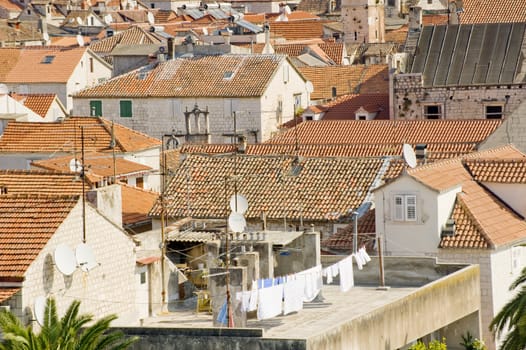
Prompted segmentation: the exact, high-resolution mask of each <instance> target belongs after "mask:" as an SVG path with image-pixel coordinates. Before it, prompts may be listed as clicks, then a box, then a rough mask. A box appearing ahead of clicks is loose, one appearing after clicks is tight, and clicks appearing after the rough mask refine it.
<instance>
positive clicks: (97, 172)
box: [31, 152, 152, 183]
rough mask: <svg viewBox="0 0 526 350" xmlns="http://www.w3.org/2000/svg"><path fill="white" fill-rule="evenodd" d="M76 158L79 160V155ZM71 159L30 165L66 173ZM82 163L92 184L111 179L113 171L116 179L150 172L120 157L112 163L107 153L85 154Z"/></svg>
mask: <svg viewBox="0 0 526 350" xmlns="http://www.w3.org/2000/svg"><path fill="white" fill-rule="evenodd" d="M76 157H77V159H79V160H80V155H79V154H77V155H76ZM72 159H74V156H73V155H70V156H65V157H56V158H50V159H43V160H37V161H33V162H32V163H31V165H32V166H34V167H37V168H42V169H46V170H53V171H62V172H68V171H70V168H69V163H70V161H71V160H72ZM84 163H85V168H86V176H88V178H89V179H90V181H91V182H92V183H93V182H97V181H100V180H101V179H102V178H110V177H112V176H113V174H114V170H115V174H116V176H117V178H119V177H123V176H126V175H130V174H136V173H141V172H148V171H151V170H152V168H150V167H149V166H146V165H142V164H139V163H136V162H132V161H129V160H126V159H124V158H122V157H116V158H115V163H114V162H113V157H112V155H111V154H108V153H97V152H93V153H86V154H85V155H84ZM79 170H80V169H79Z"/></svg>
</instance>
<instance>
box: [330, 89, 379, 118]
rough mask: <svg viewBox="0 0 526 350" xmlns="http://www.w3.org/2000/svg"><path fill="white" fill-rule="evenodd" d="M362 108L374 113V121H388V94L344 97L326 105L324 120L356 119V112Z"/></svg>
mask: <svg viewBox="0 0 526 350" xmlns="http://www.w3.org/2000/svg"><path fill="white" fill-rule="evenodd" d="M360 107H363V108H364V109H365V110H366V111H368V112H369V113H373V112H376V116H375V119H389V94H359V95H345V96H342V97H340V98H338V99H336V100H334V101H331V102H330V103H328V104H327V111H326V112H325V114H324V115H323V119H324V120H334V119H340V120H341V119H345V120H354V119H356V113H355V112H356V111H357V110H358V109H359V108H360Z"/></svg>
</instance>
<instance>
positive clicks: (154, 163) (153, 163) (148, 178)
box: [124, 148, 161, 192]
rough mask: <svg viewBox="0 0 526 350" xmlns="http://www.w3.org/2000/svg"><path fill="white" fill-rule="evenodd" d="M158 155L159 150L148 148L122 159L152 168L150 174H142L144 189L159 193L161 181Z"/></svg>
mask: <svg viewBox="0 0 526 350" xmlns="http://www.w3.org/2000/svg"><path fill="white" fill-rule="evenodd" d="M159 154H160V148H150V149H146V150H143V151H139V152H134V153H128V154H125V155H124V159H126V160H129V161H132V162H136V163H139V164H143V165H146V166H149V167H150V168H152V171H151V173H150V174H144V175H142V176H143V180H144V188H145V189H147V190H152V191H157V192H159V191H160V189H161V187H160V186H161V179H160V177H161V176H160V174H159Z"/></svg>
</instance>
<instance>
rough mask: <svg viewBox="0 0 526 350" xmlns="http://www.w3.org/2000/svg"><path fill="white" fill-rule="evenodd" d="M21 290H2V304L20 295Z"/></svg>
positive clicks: (0, 296)
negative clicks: (17, 294)
mask: <svg viewBox="0 0 526 350" xmlns="http://www.w3.org/2000/svg"><path fill="white" fill-rule="evenodd" d="M20 289H21V288H5V287H4V288H0V303H1V302H4V301H6V300H8V299H9V298H11V297H12V296H13V295H15V294H16V293H18V292H19V291H20Z"/></svg>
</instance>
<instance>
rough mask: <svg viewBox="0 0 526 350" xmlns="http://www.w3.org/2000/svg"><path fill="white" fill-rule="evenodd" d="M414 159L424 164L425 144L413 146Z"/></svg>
mask: <svg viewBox="0 0 526 350" xmlns="http://www.w3.org/2000/svg"><path fill="white" fill-rule="evenodd" d="M415 155H416V159H420V160H421V161H422V162H423V163H425V162H426V157H427V145H426V144H425V143H419V144H417V145H416V146H415Z"/></svg>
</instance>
